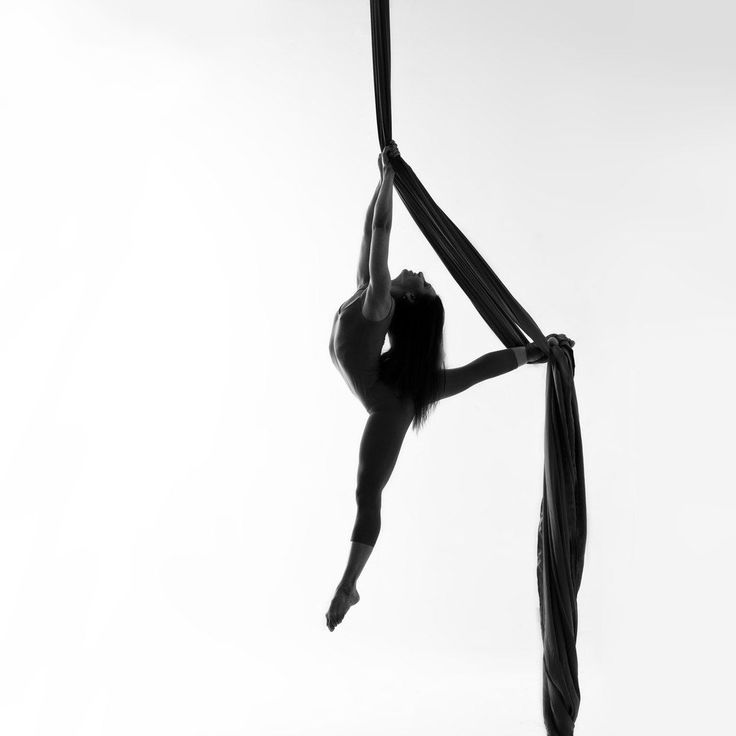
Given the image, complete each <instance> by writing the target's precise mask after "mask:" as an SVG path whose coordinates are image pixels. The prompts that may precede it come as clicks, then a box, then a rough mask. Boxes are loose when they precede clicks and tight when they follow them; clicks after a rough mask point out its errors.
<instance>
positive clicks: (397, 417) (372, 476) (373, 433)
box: [326, 403, 413, 631]
mask: <svg viewBox="0 0 736 736" xmlns="http://www.w3.org/2000/svg"><path fill="white" fill-rule="evenodd" d="M412 418H413V415H412V413H411V412H410V411H409V410H408V409H407V407H406V405H405V404H403V405H400V404H398V403H397V404H396V405H395V407H393V408H390V409H382V410H380V411H374V412H372V413H371V414H370V415H369V417H368V420H367V421H366V424H365V429H364V430H363V437H362V439H361V441H360V450H359V454H358V478H357V487H356V491H355V500H356V502H357V505H358V510H357V513H356V516H355V524H354V526H353V533H352V535H351V537H350V541H351V547H350V555H349V557H348V563H347V566H346V568H345V572H344V573H343V576H342V579H341V580H340V582H339V583H338V586H337V589H336V591H335V596H334V598H333V599H332V603H331V604H330V610H329V611H328V612H327V614H326V618H327V626H328V628H329V629H330V631H332V630H333V629H334V628H335V626H336V625H337V624H339V623H340V622H341V621H342V619H343V617H344V616H345V614H346V613H347V610H348V608H350V606H352V605H353V604H354V603H357V602H358V601H359V600H360V596H359V595H358V591H357V589H356V583H357V580H358V577H359V576H360V573H361V572H362V571H363V567H364V566H365V563H366V562H367V561H368V558H369V557H370V555H371V552H372V551H373V547H374V545H375V543H376V540H377V539H378V534H379V532H380V531H381V494H382V492H383V489H384V487H385V485H386V483H388V479H389V478H390V477H391V473H392V472H393V470H394V467H395V466H396V461H397V460H398V457H399V452H400V450H401V446H402V444H403V442H404V437H405V436H406V431H407V429H408V428H409V426H410V425H411V421H412Z"/></svg>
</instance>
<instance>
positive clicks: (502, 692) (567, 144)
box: [0, 0, 736, 736]
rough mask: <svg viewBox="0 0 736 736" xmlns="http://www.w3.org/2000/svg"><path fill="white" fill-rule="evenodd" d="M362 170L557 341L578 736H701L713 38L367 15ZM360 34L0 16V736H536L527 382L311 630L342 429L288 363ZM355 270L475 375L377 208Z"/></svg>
mask: <svg viewBox="0 0 736 736" xmlns="http://www.w3.org/2000/svg"><path fill="white" fill-rule="evenodd" d="M391 12H392V16H391V18H392V47H393V94H394V106H393V110H394V138H395V139H396V141H397V142H398V144H399V148H400V150H401V152H402V154H403V156H404V158H405V159H406V160H407V162H408V163H409V164H410V165H411V166H412V167H413V168H414V170H415V171H416V172H417V175H418V176H419V177H420V179H421V180H422V181H423V182H424V184H425V185H426V187H427V189H428V190H429V191H430V193H431V194H432V195H433V197H434V198H435V199H436V200H437V202H438V203H439V204H440V206H441V207H442V208H443V209H444V210H445V211H446V212H447V213H448V214H449V215H450V217H451V218H452V219H453V220H454V221H455V222H456V223H457V224H458V226H459V227H460V228H461V229H462V230H463V232H465V233H466V235H467V236H468V237H469V238H470V239H471V241H472V242H473V243H474V244H475V245H476V246H477V247H478V248H479V250H480V251H481V253H483V255H484V256H485V257H486V259H487V260H488V262H489V263H490V264H491V266H492V267H493V268H494V270H496V272H497V273H498V274H499V276H500V277H501V279H502V280H503V281H504V283H505V284H506V285H507V286H508V288H509V289H510V290H511V292H512V293H513V294H514V295H515V296H516V297H517V298H518V299H519V301H520V302H521V304H522V305H523V306H524V307H525V308H526V309H527V310H528V311H529V312H530V314H531V315H532V316H533V317H534V318H535V320H536V321H537V322H538V324H539V325H540V328H541V329H542V331H543V332H544V333H545V334H547V333H550V332H564V333H566V334H567V335H569V336H571V337H572V338H573V339H574V340H575V341H576V346H575V355H576V360H577V374H576V386H577V392H578V401H579V405H580V419H581V426H582V435H583V447H584V458H585V468H586V479H587V489H588V512H589V537H588V547H587V557H586V563H585V572H584V576H583V583H582V588H581V591H580V595H579V616H580V628H579V634H578V654H579V662H580V683H581V692H582V702H581V708H580V714H579V718H578V723H577V732H578V733H580V734H596V736H613V735H616V736H619V735H620V734H622V733H626V734H627V735H628V736H644V735H649V734H652V733H667V734H670V735H672V734H693V733H696V732H701V733H706V732H711V733H723V732H724V728H725V727H726V726H727V725H728V724H729V723H730V722H731V721H732V718H733V716H732V714H731V713H730V712H729V709H728V706H727V703H728V701H729V699H730V696H731V695H732V691H733V685H734V681H733V658H734V654H736V651H735V650H736V647H735V646H734V637H733V633H732V624H729V623H728V622H729V621H733V619H734V616H736V610H734V609H735V608H736V606H735V605H734V594H733V592H732V589H733V560H734V556H733V551H732V544H733V542H732V539H733V532H732V523H733V522H732V519H733V515H734V511H736V503H735V502H734V494H733V469H732V466H731V465H730V460H731V456H732V452H733V445H734V439H735V438H734V432H733V430H732V426H731V422H730V420H731V418H732V416H733V412H734V409H735V408H736V407H735V404H736V402H734V389H733V379H732V376H731V373H732V366H733V359H734V357H735V356H734V347H733V341H732V340H731V339H730V333H731V331H732V329H733V317H734V316H735V314H736V310H735V309H734V307H735V306H736V305H735V304H734V297H733V270H734V260H733V256H732V253H733V246H734V236H736V222H735V221H734V197H735V196H736V174H735V173H734V172H735V171H736V155H735V154H736V137H735V135H734V131H735V130H736V85H735V84H734V82H735V81H736V80H735V79H734V76H735V72H734V70H735V69H736V67H735V66H734V65H735V63H736V50H735V47H734V44H733V27H734V21H736V11H734V9H733V5H732V3H729V2H725V1H724V2H713V1H709V0H704V1H703V2H700V3H694V2H664V1H663V0H661V1H655V0H637V1H636V2H633V1H632V0H624V1H623V2H620V1H619V2H608V3H605V4H604V3H594V4H590V3H583V2H562V3H545V2H541V0H530V1H529V2H525V3H501V2H495V1H494V2H481V1H480V0H473V1H472V2H471V1H470V0H463V2H446V1H445V0H442V1H440V0H431V1H430V0H421V1H420V0H394V2H392V9H391ZM378 153H379V147H378V141H377V135H376V123H375V110H374V99H373V79H372V62H371V46H370V19H369V12H368V0H350V1H349V2H346V1H345V0H329V1H328V0H311V2H303V1H298V2H297V1H296V0H291V1H290V2H285V1H283V0H268V1H266V0H262V1H261V2H256V1H254V0H245V2H242V0H240V1H239V2H236V1H235V0H230V1H228V2H225V1H221V0H211V1H210V2H207V3H205V2H202V1H201V0H200V1H195V0H189V1H188V2H185V3H181V2H173V1H172V0H134V1H130V0H128V1H127V2H122V1H121V0H95V1H94V2H93V0H66V1H65V2H64V3H54V2H39V1H38V0H22V1H21V0H4V1H3V3H2V4H1V5H0V187H1V189H0V202H1V203H2V217H1V218H0V280H1V289H0V315H1V316H0V329H1V330H2V340H0V407H1V410H0V433H1V436H0V440H1V441H0V494H1V495H0V731H1V732H2V733H4V734H8V735H9V736H10V735H11V734H12V735H13V736H26V735H30V734H34V735H35V734H44V735H45V734H53V735H54V736H66V735H67V734H69V735H71V734H74V735H75V736H100V734H102V735H104V736H118V735H121V736H122V735H123V734H124V735H125V736H128V735H129V734H132V733H135V734H138V735H139V736H144V735H146V736H147V735H149V734H150V735H151V736H153V735H155V736H164V735H166V736H168V735H169V734H171V735H172V736H173V735H174V734H176V736H189V735H194V734H197V735H200V734H201V735H207V736H235V735H236V734H237V735H238V736H241V735H243V736H244V735H246V734H248V735H249V736H250V735H257V736H287V735H288V736H291V735H294V736H313V735H317V734H319V735H320V736H333V735H335V736H337V735H338V734H343V733H346V732H349V733H351V734H354V735H355V736H368V735H369V734H370V735H371V736H372V735H373V734H377V733H378V734H387V735H389V736H404V735H406V736H409V735H414V734H431V735H435V734H448V733H458V734H463V736H475V735H480V734H489V733H502V734H504V735H505V736H527V735H529V736H534V735H536V734H543V733H544V728H543V725H542V708H541V637H540V632H539V616H538V608H537V607H538V601H537V589H536V572H535V564H536V533H537V523H538V514H539V503H540V499H541V492H542V461H543V443H542V440H543V419H544V414H543V410H544V380H545V378H544V377H545V371H546V366H525V367H523V368H521V369H519V370H517V371H514V372H512V373H509V374H505V375H503V376H500V377H498V378H497V379H494V380H492V381H488V382H485V383H483V384H481V385H479V386H476V387H475V388H474V389H472V390H471V391H468V392H466V393H464V394H462V395H459V396H456V397H453V398H451V399H449V400H447V401H446V402H443V403H442V404H441V405H440V406H439V407H438V409H437V411H436V412H435V413H434V415H433V416H432V417H431V419H430V421H429V423H428V425H427V427H426V429H424V430H423V431H422V432H420V433H419V435H416V434H415V433H413V432H412V431H410V432H409V434H408V435H407V438H406V440H405V443H404V448H403V451H402V454H401V457H400V458H399V462H398V464H397V467H396V470H395V471H394V474H393V477H392V478H391V480H390V482H389V485H388V486H387V488H386V490H385V492H384V513H383V528H382V533H381V536H380V538H379V540H378V544H377V546H376V549H375V552H374V554H373V556H372V558H371V559H370V561H369V562H368V565H367V567H366V569H365V571H364V573H363V576H362V577H361V579H360V581H359V584H358V589H359V590H360V593H361V596H362V600H361V602H360V603H359V604H358V605H357V606H356V607H354V608H353V609H351V611H350V612H349V613H348V615H347V617H346V619H345V621H344V623H343V624H342V625H341V626H339V627H338V628H337V629H336V630H335V631H334V632H332V633H330V632H329V631H328V630H327V628H326V626H325V620H324V613H325V611H326V610H327V606H328V604H329V601H330V598H331V595H332V592H333V590H334V587H335V585H336V583H337V581H338V579H339V577H340V575H341V573H342V570H343V567H344V564H345V561H346V557H347V552H348V544H349V542H348V540H349V535H350V531H351V529H352V524H353V520H354V511H355V507H354V498H353V494H354V484H355V473H356V467H357V466H356V461H357V453H358V443H359V441H360V436H361V433H362V430H363V424H364V421H365V416H366V415H365V412H364V410H363V409H362V407H361V406H360V404H359V403H358V402H357V400H356V399H355V398H354V397H353V396H352V395H351V394H350V393H349V391H348V389H347V387H346V386H345V384H344V383H343V382H342V379H341V377H340V375H339V374H338V373H337V371H335V369H334V367H333V365H332V363H331V361H330V359H329V354H328V350H327V345H328V338H329V332H330V327H331V323H332V317H333V314H334V312H335V310H336V309H337V307H338V305H339V304H340V303H341V302H343V301H344V300H345V299H347V298H348V297H349V296H350V295H351V294H352V293H353V291H354V289H355V281H354V276H355V268H356V263H357V257H358V250H359V246H360V239H361V234H362V225H363V219H364V216H365V210H366V207H367V205H368V202H369V200H370V197H371V194H372V193H373V190H374V188H375V185H376V183H377V181H378V167H377V164H376V159H377V156H378ZM390 267H391V270H392V272H393V273H394V275H396V274H397V273H398V272H399V271H400V270H401V269H402V268H404V267H406V268H412V269H414V270H417V271H418V270H422V271H423V272H424V273H425V275H426V276H427V278H428V279H429V280H430V281H431V282H432V284H433V285H434V286H435V288H436V289H437V291H438V293H439V294H440V295H441V296H442V299H443V301H444V304H445V308H446V328H445V346H446V355H447V365H448V366H453V365H460V364H462V363H465V362H467V361H470V360H472V359H474V358H476V357H477V356H478V355H481V354H482V353H485V352H488V351H489V350H497V349H501V348H502V347H503V346H502V345H501V344H500V343H499V341H498V340H497V339H496V337H495V336H494V335H493V333H492V332H491V331H490V330H489V329H488V327H487V326H486V325H485V323H484V322H483V321H482V319H481V318H480V316H479V315H478V314H477V313H476V312H475V310H474V308H473V307H472V305H471V304H470V302H469V301H468V299H467V298H466V297H465V295H464V294H463V293H462V291H461V290H460V289H459V287H458V286H457V285H456V284H455V282H454V281H453V280H452V279H451V277H449V274H448V273H447V272H446V270H445V269H444V268H443V266H442V265H441V263H440V261H439V259H438V258H437V257H436V255H435V254H434V251H432V249H431V248H430V247H429V245H428V244H427V243H426V241H425V240H424V238H423V236H422V235H421V233H420V232H419V230H418V229H417V227H416V226H415V225H414V223H413V221H411V218H410V217H409V216H408V214H407V212H406V210H405V209H404V207H403V204H402V203H401V200H400V198H399V197H398V195H396V196H395V197H394V227H393V232H392V237H391V255H390Z"/></svg>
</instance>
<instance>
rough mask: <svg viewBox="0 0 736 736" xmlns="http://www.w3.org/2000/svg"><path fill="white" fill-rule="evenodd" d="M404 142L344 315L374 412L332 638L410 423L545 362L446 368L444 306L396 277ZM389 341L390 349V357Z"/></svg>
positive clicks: (382, 186)
mask: <svg viewBox="0 0 736 736" xmlns="http://www.w3.org/2000/svg"><path fill="white" fill-rule="evenodd" d="M398 153H399V152H398V148H397V146H396V144H395V143H393V142H392V143H391V144H389V145H388V146H386V147H385V148H384V149H383V151H382V152H381V155H380V157H379V160H378V163H379V169H380V170H381V181H380V183H379V185H378V187H377V188H376V191H375V193H374V195H373V199H372V200H371V204H370V206H369V208H368V213H367V215H366V221H365V228H364V233H363V244H362V247H361V252H360V260H359V264H358V289H357V291H356V292H355V294H354V295H353V296H352V297H351V298H350V299H348V301H347V302H345V303H344V304H343V305H342V306H341V307H340V309H339V310H338V311H337V313H336V314H335V318H334V321H333V324H332V334H331V335H330V345H329V350H330V356H331V358H332V360H333V362H334V364H335V366H336V367H337V369H338V370H339V371H340V373H341V374H342V375H343V378H344V379H345V381H346V382H347V384H348V386H349V388H350V389H351V391H352V392H353V393H354V394H355V395H356V396H357V398H358V399H359V400H360V401H361V403H362V404H363V406H364V407H365V409H366V411H367V412H368V419H367V420H366V425H365V429H364V431H363V437H362V439H361V442H360V450H359V459H358V474H357V475H358V477H357V487H356V494H355V495H356V501H357V506H358V510H357V514H356V518H355V524H354V526H353V532H352V535H351V537H350V541H351V547H350V554H349V557H348V563H347V566H346V568H345V572H344V573H343V576H342V579H341V580H340V582H339V583H338V586H337V589H336V590H335V595H334V597H333V599H332V602H331V603H330V607H329V610H328V611H327V613H326V614H325V617H326V619H327V627H328V628H329V630H330V631H333V630H334V629H335V626H337V624H339V623H340V622H341V621H342V620H343V618H344V616H345V614H346V613H347V611H348V609H349V608H350V606H352V605H354V604H355V603H357V602H358V601H359V600H360V596H359V595H358V591H357V588H356V583H357V580H358V577H359V576H360V574H361V572H362V571H363V568H364V566H365V563H366V562H367V561H368V558H369V557H370V555H371V552H372V551H373V547H374V545H375V543H376V539H377V538H378V534H379V531H380V528H381V493H382V491H383V488H384V486H385V485H386V483H387V482H388V479H389V477H390V476H391V473H392V472H393V469H394V466H395V464H396V460H397V458H398V456H399V451H400V449H401V445H402V443H403V441H404V436H405V434H406V431H407V429H408V428H409V426H410V425H412V424H413V427H414V429H415V430H416V431H418V430H419V428H420V427H421V426H422V424H423V423H424V421H425V420H426V419H427V416H428V414H429V412H430V411H431V410H432V409H433V408H434V406H435V405H436V403H437V402H438V401H440V400H441V399H444V398H447V397H448V396H454V395H455V394H458V393H460V392H461V391H465V389H467V388H470V387H471V386H473V385H475V384H476V383H478V382H479V381H484V380H486V379H488V378H493V377H494V376H500V375H501V374H503V373H507V372H508V371H511V370H513V369H514V368H518V367H519V366H520V365H523V364H524V363H527V362H530V361H534V362H546V360H547V358H546V356H545V354H544V353H543V352H542V351H541V350H540V349H539V348H538V347H536V346H535V345H526V346H523V347H516V348H508V349H505V350H496V351H494V352H491V353H486V354H485V355H482V356H481V357H480V358H478V359H477V360H474V361H473V362H471V363H468V364H467V365H465V366H462V367H461V368H450V369H445V368H444V351H443V347H442V330H443V326H444V321H445V310H444V307H443V306H442V301H441V300H440V298H439V296H437V292H436V291H435V290H434V288H433V287H432V285H431V284H429V283H427V281H426V280H425V278H424V275H423V274H422V272H421V271H419V273H414V272H413V271H408V270H406V269H405V270H403V271H402V272H401V273H400V274H399V275H398V276H397V277H396V278H395V279H392V278H391V275H390V273H389V269H388V242H389V234H390V232H391V218H392V199H393V185H394V169H393V166H392V164H391V160H390V159H391V157H393V156H398ZM387 333H388V337H389V342H390V346H391V347H390V348H389V350H387V351H386V352H385V353H383V354H381V349H382V347H383V343H384V339H385V337H386V334H387Z"/></svg>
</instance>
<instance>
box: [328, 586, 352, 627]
mask: <svg viewBox="0 0 736 736" xmlns="http://www.w3.org/2000/svg"><path fill="white" fill-rule="evenodd" d="M359 600H360V596H359V595H358V590H357V588H355V587H352V588H341V587H339V586H338V588H337V590H336V591H335V597H334V598H333V599H332V603H330V610H329V611H327V613H326V614H325V618H326V619H327V628H328V629H329V630H330V631H334V630H335V626H337V625H338V624H339V623H341V622H342V620H343V619H344V618H345V614H346V613H347V612H348V608H350V606H354V605H355V604H356V603H357V602H358V601H359Z"/></svg>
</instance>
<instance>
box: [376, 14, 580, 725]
mask: <svg viewBox="0 0 736 736" xmlns="http://www.w3.org/2000/svg"><path fill="white" fill-rule="evenodd" d="M450 7H451V6H450V5H449V4H448V9H449V8H450ZM370 11H371V39H372V48H373V78H374V92H375V101H376V121H377V125H378V139H379V143H380V148H381V149H383V148H384V146H386V145H387V144H388V143H390V142H391V141H392V140H393V131H392V123H391V33H390V17H389V2H388V0H370ZM392 164H393V168H394V171H395V176H394V186H395V188H396V191H397V192H398V194H399V196H400V197H401V200H402V201H403V203H404V205H405V206H406V208H407V210H408V212H409V214H410V215H411V216H412V218H413V219H414V221H415V222H416V224H417V226H418V227H419V229H420V230H421V231H422V233H423V234H424V236H425V238H426V239H427V241H428V242H429V244H430V245H431V246H432V248H433V249H434V251H435V252H436V253H437V255H438V256H439V258H440V260H441V261H442V263H443V264H444V265H445V267H446V268H447V270H448V271H449V272H450V274H451V275H452V277H453V278H454V279H455V281H457V283H458V285H459V286H460V288H461V289H462V290H463V291H464V292H465V294H466V295H467V296H468V298H469V299H470V301H471V302H472V303H473V306H475V308H476V310H477V311H478V313H479V314H480V315H481V317H482V318H483V319H484V320H485V322H486V323H487V324H488V326H489V327H490V328H491V330H493V332H494V333H495V334H496V336H497V337H498V339H499V340H500V341H501V342H502V343H503V344H504V345H505V346H506V347H507V348H511V347H517V346H521V345H526V344H528V340H527V337H526V336H528V337H529V338H530V339H531V341H532V342H533V343H534V344H535V345H537V346H538V347H539V348H540V349H541V350H543V351H544V353H545V354H546V355H547V357H548V361H547V381H546V398H545V406H546V408H545V428H544V476H543V484H542V504H541V510H540V520H539V529H538V536H537V586H538V591H539V610H540V623H541V629H542V650H543V673H542V683H543V691H542V712H543V716H544V722H545V727H546V729H547V733H548V735H549V736H571V735H572V733H573V729H574V726H575V719H576V718H577V714H578V708H579V705H580V689H579V684H578V662H577V653H576V649H575V644H576V639H577V628H578V616H577V593H578V590H579V588H580V581H581V578H582V573H583V562H584V555H585V539H586V508H585V481H584V477H583V476H584V474H583V448H582V438H581V434H580V420H579V416H578V406H577V397H576V394H575V384H574V375H575V358H574V355H573V350H572V346H570V345H569V343H565V344H563V343H559V342H558V341H557V340H553V339H551V340H549V341H548V339H547V338H546V337H545V336H544V334H543V333H542V331H541V330H540V329H539V327H538V325H537V323H536V322H535V321H534V320H533V319H532V317H531V316H530V315H529V314H528V312H527V311H526V310H525V309H524V308H523V307H522V306H521V305H520V304H519V302H518V301H517V300H516V299H515V298H514V297H513V295H512V294H511V293H510V292H509V290H508V289H507V288H506V286H505V285H504V284H503V283H502V282H501V280H500V279H499V278H498V276H497V275H496V274H495V272H494V271H493V269H491V267H490V266H489V265H488V263H486V261H485V259H484V258H483V256H481V254H480V253H479V252H478V250H477V249H476V248H475V247H474V246H473V244H472V243H471V242H470V241H469V240H468V239H467V238H466V237H465V235H464V234H463V233H462V232H461V231H460V229H459V228H458V227H457V225H455V223H454V222H452V220H451V219H450V218H449V217H448V216H447V215H446V214H445V213H444V212H443V211H442V209H441V208H440V207H439V205H438V204H437V203H436V202H435V201H434V200H433V199H432V197H431V196H430V195H429V193H428V192H427V190H426V189H425V188H424V186H423V185H422V183H421V182H420V181H419V178H418V177H417V175H416V174H415V173H414V171H413V170H412V168H411V167H410V166H409V164H408V163H407V162H406V161H405V160H404V159H403V157H401V156H397V157H395V158H393V159H392Z"/></svg>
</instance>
